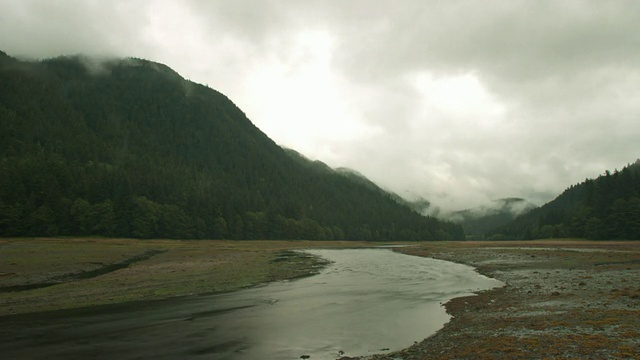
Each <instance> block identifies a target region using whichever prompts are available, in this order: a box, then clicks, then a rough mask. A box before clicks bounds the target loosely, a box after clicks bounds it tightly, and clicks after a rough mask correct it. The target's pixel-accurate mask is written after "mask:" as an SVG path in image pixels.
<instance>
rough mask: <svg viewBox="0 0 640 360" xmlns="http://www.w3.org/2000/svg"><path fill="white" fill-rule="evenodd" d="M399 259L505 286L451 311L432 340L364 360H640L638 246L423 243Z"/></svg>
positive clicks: (456, 302) (453, 304)
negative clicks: (441, 263) (424, 260)
mask: <svg viewBox="0 0 640 360" xmlns="http://www.w3.org/2000/svg"><path fill="white" fill-rule="evenodd" d="M397 251H401V252H403V253H407V254H411V255H417V256H428V257H433V258H438V259H443V260H450V261H455V262H459V263H465V264H468V265H471V266H474V267H476V268H477V269H478V271H479V272H480V273H482V274H484V275H487V276H490V277H493V278H496V279H498V280H501V281H503V282H505V283H506V284H507V285H506V286H505V287H503V288H498V289H493V290H489V291H485V292H482V293H480V294H479V295H477V296H469V297H463V298H457V299H453V300H451V301H449V302H448V303H447V304H445V307H446V309H447V312H448V313H449V314H451V315H452V316H453V318H452V320H451V321H450V322H449V323H447V324H446V325H445V327H444V328H443V329H441V330H440V331H438V332H437V333H436V334H435V335H433V336H431V337H429V338H427V339H425V340H424V341H422V342H420V343H417V344H415V345H414V346H412V347H410V348H408V349H405V350H402V351H399V352H396V353H392V354H385V355H377V356H370V357H366V359H371V360H373V359H376V360H381V359H395V360H400V359H402V360H410V359H640V242H590V241H576V240H555V241H533V242H459V243H427V244H423V245H420V246H418V247H412V248H401V249H398V250H397Z"/></svg>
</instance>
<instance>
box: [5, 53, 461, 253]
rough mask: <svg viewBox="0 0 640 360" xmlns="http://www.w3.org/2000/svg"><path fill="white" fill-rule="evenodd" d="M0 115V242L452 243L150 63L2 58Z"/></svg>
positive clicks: (444, 231)
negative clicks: (299, 157) (63, 238)
mask: <svg viewBox="0 0 640 360" xmlns="http://www.w3.org/2000/svg"><path fill="white" fill-rule="evenodd" d="M0 119H1V121H0V174H2V176H0V236H56V235H69V236H78V235H102V236H119V237H136V238H151V237H164V238H215V239H221V238H225V239H348V240H435V239H454V238H461V237H463V234H462V230H461V228H460V227H459V226H457V225H454V224H451V223H447V222H442V221H438V220H436V219H434V218H429V217H423V216H420V215H418V214H416V213H415V212H413V211H411V210H410V209H408V208H406V207H404V206H401V205H399V204H398V203H397V202H395V201H394V200H392V199H390V198H389V197H388V196H384V195H383V194H380V193H379V192H378V191H374V190H372V189H370V188H368V187H366V186H363V185H361V184H357V183H355V182H354V181H351V180H349V179H347V178H345V177H344V176H341V175H339V174H336V173H334V172H332V171H322V170H321V168H323V166H322V164H320V163H318V164H314V165H313V166H309V165H308V164H302V163H301V162H300V161H296V160H295V159H292V157H291V156H289V155H287V153H286V151H285V150H283V149H282V148H281V147H279V146H278V145H277V144H276V143H274V142H273V141H272V140H271V139H269V138H268V137H267V136H266V135H265V134H264V133H262V132H261V131H260V130H259V129H258V128H256V127H255V126H254V125H253V123H251V121H250V120H249V119H248V118H247V117H246V116H245V114H244V113H243V112H242V111H241V110H240V109H239V108H238V107H236V106H235V105H234V104H233V102H231V100H229V99H228V98H227V97H226V96H224V95H223V94H221V93H219V92H217V91H215V90H213V89H210V88H208V87H206V86H203V85H200V84H197V83H194V82H191V81H188V80H185V79H184V78H182V77H181V76H180V75H179V74H177V73H176V72H175V71H173V70H172V69H170V68H169V67H167V66H165V65H162V64H159V63H155V62H152V61H147V60H142V59H111V60H108V59H107V60H104V59H103V60H96V59H91V58H86V57H82V56H75V57H59V58H53V59H47V60H43V61H19V60H16V59H14V58H11V57H9V56H7V55H6V54H5V53H1V54H0Z"/></svg>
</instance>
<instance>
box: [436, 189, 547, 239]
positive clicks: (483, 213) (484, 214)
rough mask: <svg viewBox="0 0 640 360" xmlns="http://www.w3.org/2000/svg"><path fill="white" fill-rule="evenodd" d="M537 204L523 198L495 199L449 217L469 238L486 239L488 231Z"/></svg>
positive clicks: (456, 212) (533, 207)
mask: <svg viewBox="0 0 640 360" xmlns="http://www.w3.org/2000/svg"><path fill="white" fill-rule="evenodd" d="M535 208H536V206H535V205H534V204H532V203H530V202H529V201H527V200H525V199H521V198H504V199H497V200H493V201H492V202H491V203H490V204H488V205H484V206H479V207H475V208H471V209H465V210H461V211H455V212H453V213H451V214H449V215H448V218H449V219H450V220H451V221H453V222H454V223H456V224H460V225H461V226H462V228H463V229H464V232H465V234H466V236H467V239H474V240H476V239H485V238H486V235H487V233H490V232H491V231H493V230H495V229H496V228H498V227H502V226H504V225H506V224H508V223H510V222H511V221H513V220H514V219H515V218H516V217H518V216H519V215H522V214H525V213H526V212H528V211H531V210H533V209H535Z"/></svg>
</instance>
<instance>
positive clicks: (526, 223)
mask: <svg viewBox="0 0 640 360" xmlns="http://www.w3.org/2000/svg"><path fill="white" fill-rule="evenodd" d="M492 236H493V237H494V238H513V239H539V238H550V237H556V238H557V237H577V238H588V239H621V240H626V239H633V240H637V239H640V160H636V162H635V163H633V164H628V165H627V166H625V167H623V169H622V170H620V171H618V170H614V171H613V172H610V171H608V170H607V171H606V172H605V174H604V175H601V176H598V177H597V178H596V179H586V180H585V181H584V182H582V183H580V184H576V185H572V186H570V187H569V188H568V189H566V190H565V191H564V192H563V193H562V194H560V195H559V196H558V197H556V198H555V199H554V200H552V201H550V202H548V203H547V204H544V205H543V206H541V207H540V208H537V209H533V210H531V211H530V212H528V213H525V214H523V215H522V216H519V217H518V218H516V219H515V220H514V221H512V222H511V223H508V224H506V225H504V226H503V227H500V228H498V229H495V230H494V231H493V234H492Z"/></svg>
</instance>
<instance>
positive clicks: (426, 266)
mask: <svg viewBox="0 0 640 360" xmlns="http://www.w3.org/2000/svg"><path fill="white" fill-rule="evenodd" d="M307 252H308V253H311V254H314V255H317V256H321V257H323V258H326V259H328V260H330V261H332V264H330V265H329V266H328V267H327V268H326V269H325V270H323V271H322V272H321V273H320V274H319V275H315V276H311V277H307V278H303V279H298V280H295V281H286V282H276V283H271V284H268V285H265V286H261V287H255V288H251V289H246V290H241V291H236V292H232V293H226V294H216V295H206V296H191V297H184V298H176V299H169V300H162V301H152V302H139V303H130V304H120V305H110V306H101V307H94V308H86V309H76V310H71V311H58V312H53V313H47V314H46V316H44V314H29V315H22V316H13V317H9V318H6V319H5V320H2V322H3V323H2V329H1V330H0V336H1V338H0V353H2V354H4V355H3V357H4V358H7V359H9V358H30V359H33V358H42V359H45V358H46V359H51V358H64V359H70V358H92V359H100V358H102V359H148V358H153V359H175V358H180V359H230V360H236V359H237V360H245V359H247V360H253V359H300V358H306V356H308V357H309V359H311V360H316V359H320V360H322V359H335V358H337V357H339V355H340V354H343V353H344V355H349V356H356V355H369V354H373V353H381V352H388V351H393V350H399V349H402V348H406V347H408V346H410V345H411V344H413V343H414V341H420V340H422V339H424V338H426V337H428V336H430V335H432V334H433V333H435V332H436V331H437V330H438V329H440V328H441V327H442V326H443V325H444V324H445V323H446V322H447V321H448V320H449V315H448V314H446V312H445V311H444V308H443V307H442V305H441V304H442V303H444V302H446V301H448V300H449V299H452V298H454V297H459V296H464V295H468V294H471V293H472V292H475V291H479V290H484V289H490V288H493V287H497V286H502V285H503V284H502V283H501V282H499V281H497V280H494V279H490V278H487V277H485V276H482V275H480V274H478V273H477V272H475V271H474V270H473V268H471V267H468V266H465V265H460V264H455V263H451V262H447V261H441V260H435V259H429V258H421V257H415V256H408V255H402V254H398V253H395V252H393V251H390V250H389V249H341V250H308V251H307Z"/></svg>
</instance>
